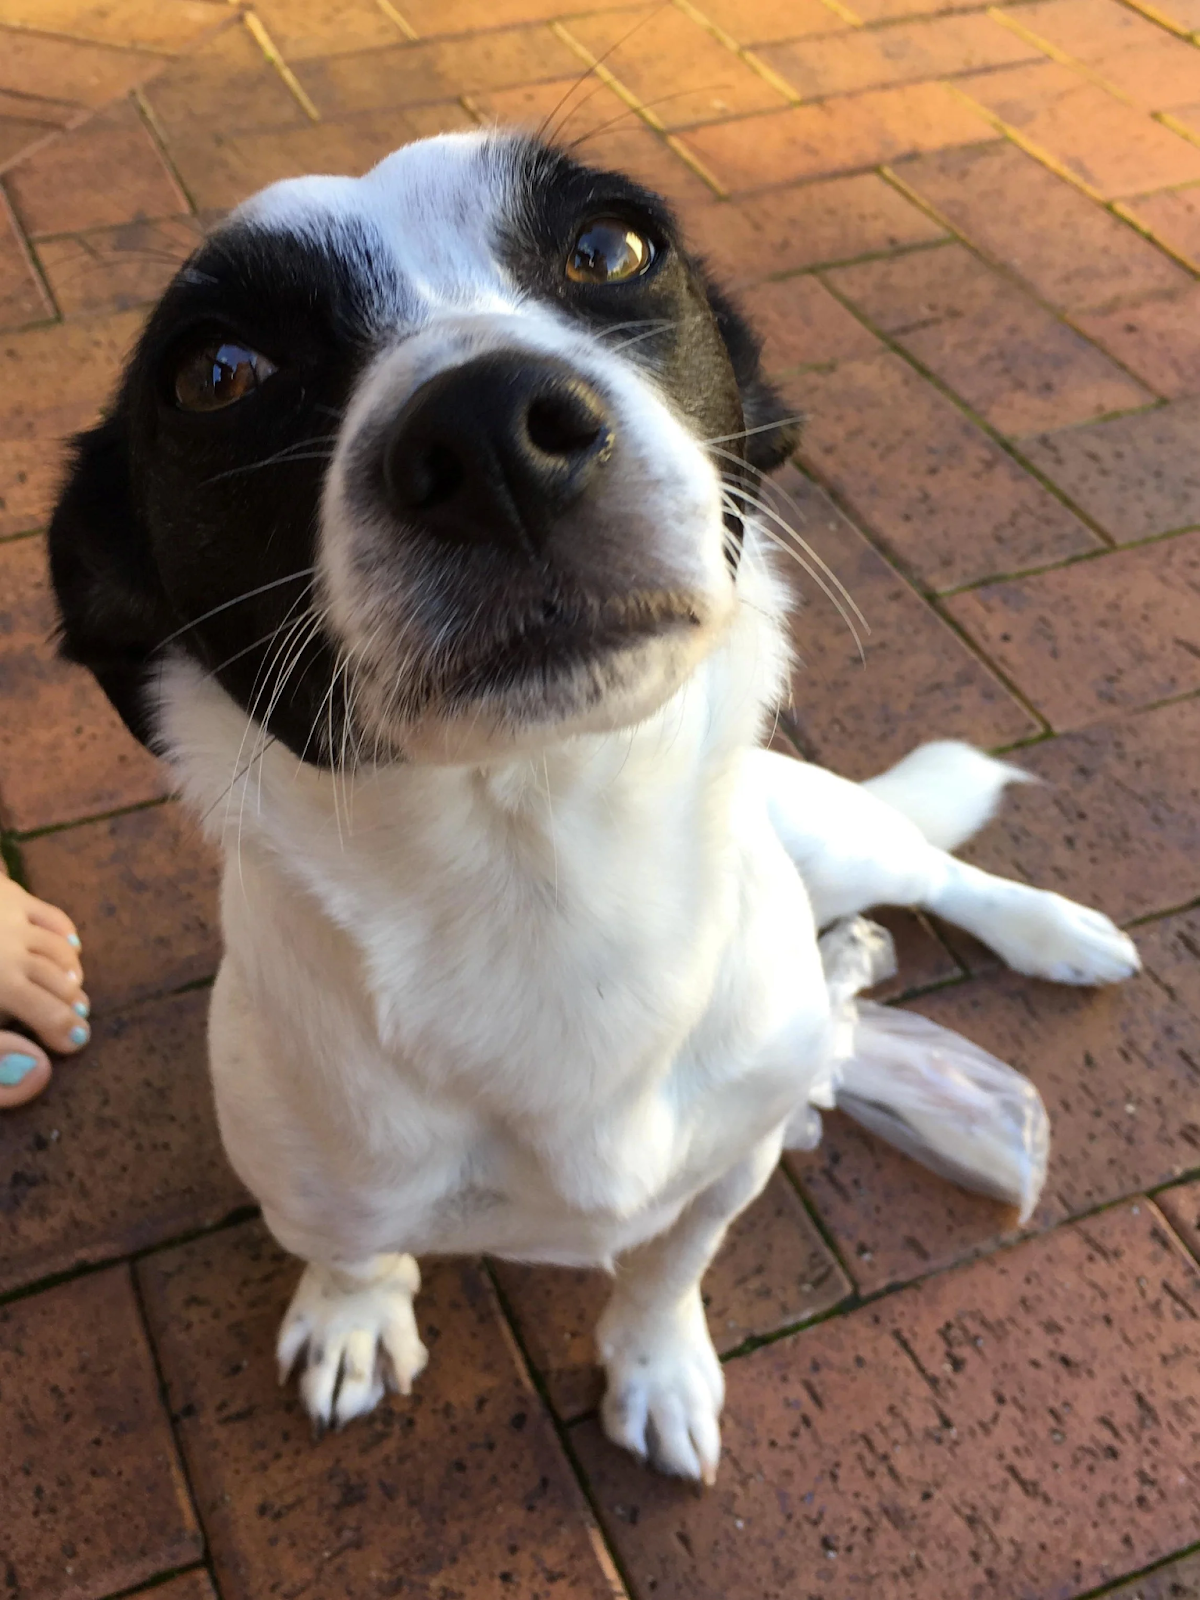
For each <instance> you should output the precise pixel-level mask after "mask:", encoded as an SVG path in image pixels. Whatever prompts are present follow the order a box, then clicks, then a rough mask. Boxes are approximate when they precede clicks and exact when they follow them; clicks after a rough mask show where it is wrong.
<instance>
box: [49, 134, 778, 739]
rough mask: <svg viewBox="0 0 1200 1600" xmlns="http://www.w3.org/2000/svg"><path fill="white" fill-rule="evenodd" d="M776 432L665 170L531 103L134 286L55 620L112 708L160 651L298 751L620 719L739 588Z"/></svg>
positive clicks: (671, 678) (243, 225)
mask: <svg viewBox="0 0 1200 1600" xmlns="http://www.w3.org/2000/svg"><path fill="white" fill-rule="evenodd" d="M792 441H793V434H792V432H791V430H790V429H789V427H788V425H787V420H786V419H785V418H784V416H783V412H782V407H781V406H780V403H779V401H778V399H777V397H776V396H775V394H774V393H773V392H772V391H771V390H770V389H769V387H768V386H767V385H765V384H764V383H763V382H762V379H761V377H760V374H759V369H758V350H757V345H756V343H755V341H754V340H753V338H752V337H751V336H750V335H749V333H748V331H747V330H746V328H745V326H744V324H742V323H741V321H740V319H739V318H738V317H737V316H736V314H735V313H734V312H733V311H732V310H731V309H730V307H729V306H728V305H727V304H726V303H725V302H724V300H723V299H722V298H721V297H720V296H719V295H718V294H717V293H716V292H715V291H714V290H713V289H712V287H711V286H710V285H709V284H708V283H707V281H706V279H705V277H704V275H703V272H702V270H701V269H700V267H699V266H698V265H697V263H696V262H695V261H693V260H691V259H690V258H689V257H688V255H687V254H686V252H685V250H684V249H683V248H682V246H681V243H680V239H679V235H678V231H677V228H676V225H675V223H674V220H673V218H672V216H671V214H670V212H669V211H668V209H667V208H666V207H665V206H664V204H663V203H662V202H661V201H660V200H658V199H657V198H656V197H655V196H653V195H651V194H649V193H647V192H646V191H645V190H643V189H641V188H640V187H638V186H637V185H636V184H634V183H631V182H630V181H629V180H628V179H625V178H622V177H619V176H617V175H615V174H611V173H602V172H595V171H591V170H589V169H587V168H585V167H582V166H580V165H578V164H577V163H576V162H574V161H573V160H570V159H568V158H567V157H566V156H564V155H562V154H560V153H558V152H556V151H552V150H549V149H547V148H545V147H543V146H541V145H539V144H537V143H535V142H533V141H531V140H529V139H527V138H523V137H519V136H513V135H505V134H486V135H484V134H479V135H456V136H451V137H446V138H441V139H434V140H427V141H424V142H422V143H420V144H415V145H411V146H408V147H407V148H405V149H403V150H400V151H398V152H397V153H396V154H395V155H393V156H391V157H389V158H388V159H387V160H386V161H384V162H382V163H381V164H380V165H379V166H378V167H376V168H375V169H374V170H373V171H372V172H370V173H368V174H367V175H366V176H365V177H364V178H361V179H350V178H310V179H298V180H294V181H290V182H285V183H282V184H277V185H275V186H274V187H273V188H271V189H268V190H266V191H265V192H264V193H262V194H261V195H259V196H257V197H256V198H255V199H254V200H251V201H250V202H248V203H247V204H246V205H245V206H243V207H242V208H241V209H240V210H239V211H238V212H236V213H235V214H234V215H233V217H232V218H231V219H230V220H229V221H228V222H227V223H226V224H225V225H224V226H223V227H222V228H221V230H220V231H219V232H218V233H217V234H216V235H214V237H212V238H211V239H210V240H209V241H208V243H206V244H205V245H204V246H203V247H202V248H201V249H200V250H199V252H198V253H197V254H196V256H195V257H194V258H193V259H192V261H191V262H190V263H189V264H188V265H187V266H186V267H185V268H184V269H183V270H182V271H181V272H180V273H179V275H178V277H177V278H176V280H175V282H174V283H173V284H172V285H171V287H170V288H169V289H168V291H167V293H166V294H165V296H164V297H163V300H162V302H161V303H160V305H159V306H158V308H157V309H156V311H155V312H154V314H153V315H152V317H151V319H150V322H149V325H148V327H147V329H146V331H145V334H144V336H143V338H142V340H141V342H140V344H139V346H138V348H137V350H136V352H135V354H134V356H133V358H132V361H131V364H130V367H129V371H128V373H127V375H126V379H125V381H124V383H123V385H122V388H121V391H120V394H119V396H118V398H117V402H116V406H115V410H114V412H113V414H112V415H111V417H110V418H109V420H108V421H107V422H105V423H104V424H103V425H102V426H101V427H99V428H98V429H96V430H95V431H94V432H92V433H90V434H87V435H84V436H83V437H82V438H81V439H80V440H79V441H77V445H76V456H75V462H74V466H73V469H72V473H71V476H70V478H69V480H68V483H67V486H66V488H65V490H64V494H63V497H62V500H61V502H60V505H59V508H58V511H57V512H56V515H55V518H54V521H53V525H52V528H51V558H52V566H53V572H54V579H55V586H56V590H57V593H58V597H59V603H60V607H61V610H62V616H63V647H64V651H65V653H66V654H67V655H68V656H70V657H71V658H72V659H75V660H78V661H81V662H83V663H84V664H85V665H86V666H89V667H91V668H92V670H93V671H94V672H95V673H96V675H97V677H98V678H99V679H100V681H101V683H102V684H103V686H104V687H105V689H106V690H107V691H108V693H109V695H110V697H111V698H112V699H113V700H114V703H115V704H116V705H117V707H118V709H119V710H120V711H121V713H122V715H123V716H124V717H125V719H126V721H127V722H128V723H129V724H130V726H132V727H133V728H134V730H135V732H138V733H139V735H141V736H143V737H149V736H151V735H152V733H153V727H152V713H151V711H150V710H149V706H148V701H147V695H146V684H147V680H148V679H149V678H150V677H151V673H150V670H149V669H151V668H152V666H153V664H154V662H155V661H156V659H159V658H160V657H161V656H162V655H163V653H164V652H169V651H182V652H184V653H185V654H186V655H188V656H189V657H191V658H192V659H193V660H194V661H195V662H196V663H197V664H198V665H199V666H200V667H201V668H202V669H203V670H205V671H206V672H209V673H211V674H212V675H214V676H215V677H216V679H217V680H218V681H219V682H220V683H221V685H222V686H223V687H224V688H225V690H226V691H227V692H228V693H229V694H230V695H231V696H232V697H233V698H234V699H235V700H236V701H237V702H238V703H239V704H240V705H241V706H242V707H243V708H244V709H245V710H246V711H247V712H248V713H250V714H251V715H252V716H254V717H255V718H256V719H257V720H258V722H259V723H260V724H261V725H262V726H263V727H264V728H266V729H267V730H268V732H269V733H270V734H271V735H273V736H274V737H276V738H278V739H280V740H282V741H283V742H284V743H285V744H286V745H287V746H288V747H289V748H290V749H291V750H293V751H294V752H295V753H296V754H297V755H299V756H302V757H304V758H306V759H308V760H310V761H314V762H319V763H328V762H332V761H336V760H341V759H345V758H346V756H347V755H350V756H357V757H359V758H366V759H376V760H378V759H390V758H395V757H405V758H409V759H422V758H424V759H443V760H444V759H449V760H455V759H475V758H477V757H486V756H487V755H488V754H489V753H494V752H497V751H499V750H511V749H512V748H514V747H517V746H520V745H523V744H524V745H528V744H530V743H537V742H538V741H544V740H546V739H547V738H548V737H561V736H562V735H563V734H564V733H569V732H574V731H582V730H591V729H596V730H599V729H605V728H611V727H615V726H623V725H626V724H629V723H632V722H634V721H637V720H639V719H641V718H642V717H644V716H646V715H648V714H649V713H650V712H651V711H653V710H654V709H655V708H656V707H657V706H658V705H660V704H661V703H662V702H663V701H664V700H665V699H666V698H667V697H668V696H669V695H670V694H671V693H672V692H673V691H674V690H675V689H676V688H677V687H678V685H679V684H680V683H681V682H682V681H683V679H684V678H685V677H686V676H687V675H688V673H689V672H690V671H691V670H692V669H693V668H694V666H695V664H696V662H697V661H698V660H699V659H700V658H701V657H702V656H703V655H704V654H705V653H706V652H707V651H708V650H710V649H711V648H712V646H713V644H714V643H715V641H716V640H717V639H718V638H719V637H720V635H721V633H722V630H723V628H724V627H725V626H726V624H727V623H728V620H729V618H730V616H731V613H732V610H733V607H734V603H735V585H736V572H737V563H738V552H739V539H740V533H741V524H740V518H739V515H738V513H739V512H740V510H741V509H742V508H743V506H744V504H745V501H744V499H743V497H742V491H743V488H744V486H745V485H747V484H748V483H749V481H750V480H749V479H748V478H746V477H745V476H744V474H746V473H747V472H748V471H750V470H752V469H753V468H759V469H764V468H769V467H771V466H774V465H776V464H778V462H779V461H780V460H781V459H783V457H784V455H786V453H787V451H788V449H789V448H790V446H791V443H792Z"/></svg>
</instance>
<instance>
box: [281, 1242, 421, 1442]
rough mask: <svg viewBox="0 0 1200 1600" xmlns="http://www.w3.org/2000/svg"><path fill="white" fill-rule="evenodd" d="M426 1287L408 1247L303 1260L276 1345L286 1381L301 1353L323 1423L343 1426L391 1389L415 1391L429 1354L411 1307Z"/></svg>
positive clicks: (308, 1394)
mask: <svg viewBox="0 0 1200 1600" xmlns="http://www.w3.org/2000/svg"><path fill="white" fill-rule="evenodd" d="M420 1287H421V1274H420V1272H419V1270H418V1268H417V1263H416V1262H415V1261H414V1260H413V1258H412V1256H409V1255H379V1256H371V1257H370V1258H369V1259H368V1260H366V1261H360V1262H344V1261H339V1262H317V1261H310V1262H309V1263H308V1265H307V1266H306V1267H305V1269H304V1276H303V1277H302V1278H301V1279H300V1282H299V1284H298V1285H297V1288H296V1292H295V1294H294V1295H293V1296H292V1303H291V1305H290V1306H289V1307H288V1309H287V1314H286V1315H285V1316H284V1319H283V1325H282V1327H281V1328H280V1330H279V1342H278V1344H277V1346H276V1353H277V1355H278V1357H279V1381H280V1383H284V1382H286V1381H287V1378H288V1376H289V1374H290V1373H291V1371H292V1368H293V1367H294V1366H295V1364H296V1361H297V1359H300V1360H302V1362H303V1371H302V1373H301V1377H300V1393H301V1396H302V1397H303V1400H304V1406H305V1409H306V1410H307V1412H308V1414H309V1416H310V1417H311V1418H312V1419H313V1422H314V1423H315V1424H316V1425H317V1426H318V1427H326V1426H328V1425H329V1424H333V1426H334V1427H341V1426H342V1424H343V1423H346V1422H349V1421H350V1419H351V1418H352V1417H359V1416H362V1415H364V1414H365V1413H366V1412H368V1411H371V1410H373V1409H374V1407H375V1406H376V1405H378V1404H379V1401H380V1400H381V1399H382V1398H383V1394H384V1390H385V1389H388V1388H391V1389H396V1390H399V1392H400V1393H401V1394H408V1393H410V1392H411V1390H412V1383H413V1379H414V1378H415V1377H416V1376H417V1375H418V1373H420V1372H421V1371H422V1370H423V1368H424V1366H425V1362H426V1360H427V1352H426V1349H425V1346H424V1345H423V1344H422V1343H421V1339H420V1335H419V1334H418V1333H417V1323H416V1318H415V1316H414V1315H413V1296H414V1295H415V1294H416V1292H417V1290H418V1289H419V1288H420Z"/></svg>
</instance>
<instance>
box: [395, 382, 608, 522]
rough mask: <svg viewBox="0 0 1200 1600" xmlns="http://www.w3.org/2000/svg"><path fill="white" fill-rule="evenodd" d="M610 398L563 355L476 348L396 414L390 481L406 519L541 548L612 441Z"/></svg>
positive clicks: (592, 476)
mask: <svg viewBox="0 0 1200 1600" xmlns="http://www.w3.org/2000/svg"><path fill="white" fill-rule="evenodd" d="M612 443H613V424H612V419H611V418H610V416H609V414H608V411H607V409H606V408H605V405H604V402H603V400H602V399H601V398H600V396H599V395H598V394H597V393H596V391H595V389H593V388H592V387H591V385H590V384H588V383H586V382H585V381H584V380H583V379H582V378H581V377H579V375H578V374H577V373H575V372H573V371H572V370H571V368H570V367H569V366H567V364H566V363H565V362H562V361H557V360H555V359H553V358H551V357H542V356H532V355H523V354H516V353H500V354H492V355H486V356H477V357H476V358H475V359H474V360H473V361H467V362H465V363H464V364H463V365H462V366H460V367H454V368H452V369H450V370H449V371H447V372H441V373H439V374H438V375H437V377H435V378H430V379H429V381H428V382H427V383H425V384H423V385H422V386H421V388H419V389H418V390H417V392H416V393H415V394H414V395H413V396H412V398H411V399H410V400H409V401H408V403H407V404H406V405H405V407H404V409H403V410H402V411H401V413H400V415H399V416H398V417H397V418H396V422H395V425H394V426H393V428H392V430H391V434H390V437H389V439H388V443H387V446H386V457H385V462H384V481H385V484H386V487H387V493H388V497H389V500H390V503H391V505H392V508H393V509H394V510H395V511H396V512H397V513H398V514H399V515H400V516H401V517H402V518H403V520H404V521H405V522H406V523H408V524H410V525H412V524H414V523H415V524H417V525H418V526H419V527H421V528H423V529H425V530H427V531H428V532H430V533H432V534H434V535H435V536H436V537H438V538H441V539H445V540H449V541H451V542H453V543H456V544H478V543H484V544H494V543H507V544H513V545H517V546H520V547H522V548H524V549H526V550H534V551H537V550H540V549H541V548H542V546H543V545H544V543H545V541H546V538H547V537H548V535H549V533H550V530H551V528H552V527H553V525H554V522H555V521H556V519H557V518H558V517H560V516H561V515H562V513H563V512H564V511H565V510H566V509H567V508H568V507H569V506H571V505H572V504H574V502H575V501H577V500H578V499H579V498H580V496H581V495H582V494H583V492H584V490H585V489H586V488H587V487H588V484H589V483H590V482H591V481H592V479H593V478H594V477H595V475H596V473H597V471H598V470H599V469H600V467H601V466H602V465H603V463H604V462H605V461H606V460H607V459H608V457H609V455H610V454H611V451H612Z"/></svg>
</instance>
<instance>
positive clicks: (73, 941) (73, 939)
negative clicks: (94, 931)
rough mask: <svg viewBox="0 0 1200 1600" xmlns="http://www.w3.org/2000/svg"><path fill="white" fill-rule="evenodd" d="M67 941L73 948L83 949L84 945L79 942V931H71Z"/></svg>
mask: <svg viewBox="0 0 1200 1600" xmlns="http://www.w3.org/2000/svg"><path fill="white" fill-rule="evenodd" d="M67 943H68V944H69V945H70V946H71V949H72V950H82V949H83V946H82V945H81V944H80V942H79V935H78V934H77V933H69V934H68V935H67Z"/></svg>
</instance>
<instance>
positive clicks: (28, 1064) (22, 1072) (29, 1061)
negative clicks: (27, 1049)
mask: <svg viewBox="0 0 1200 1600" xmlns="http://www.w3.org/2000/svg"><path fill="white" fill-rule="evenodd" d="M36 1066H37V1058H36V1057H35V1056H23V1055H18V1054H17V1053H16V1052H15V1051H14V1052H13V1054H12V1055H7V1056H3V1057H0V1084H3V1086H4V1087H5V1088H6V1089H15V1088H16V1086H17V1084H19V1083H22V1082H24V1080H25V1079H26V1078H27V1077H28V1076H29V1074H30V1073H31V1072H32V1071H33V1069H34V1068H35V1067H36Z"/></svg>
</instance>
